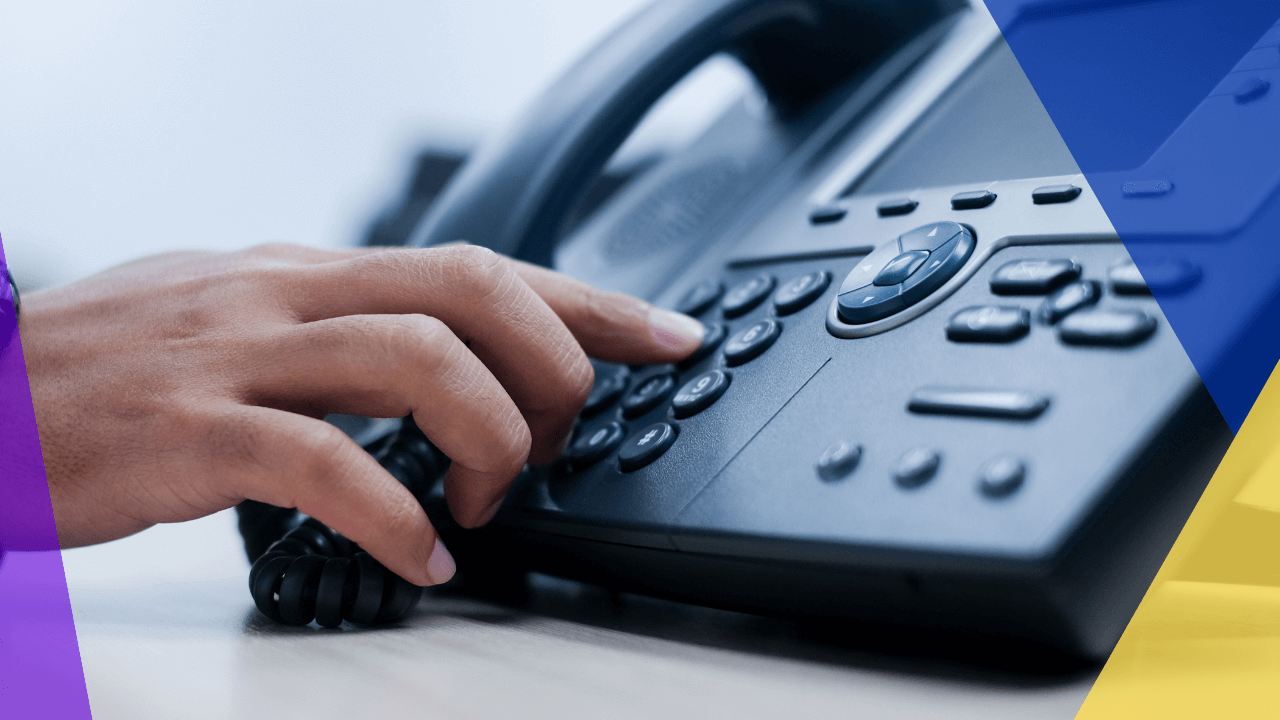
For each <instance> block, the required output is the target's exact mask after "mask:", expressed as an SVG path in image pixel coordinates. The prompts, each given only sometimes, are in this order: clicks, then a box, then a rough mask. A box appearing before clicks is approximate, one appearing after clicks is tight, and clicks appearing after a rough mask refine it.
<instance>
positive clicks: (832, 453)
mask: <svg viewBox="0 0 1280 720" xmlns="http://www.w3.org/2000/svg"><path fill="white" fill-rule="evenodd" d="M861 459H862V446H861V445H856V444H854V443H851V442H844V441H843V440H842V441H840V442H838V443H835V444H833V445H831V447H828V448H827V449H826V450H824V451H823V453H822V455H821V456H820V457H819V458H818V465H817V470H818V477H820V478H822V479H823V480H839V479H840V478H842V477H844V476H846V475H848V474H849V473H851V472H853V469H854V468H856V467H857V466H858V461H859V460H861Z"/></svg>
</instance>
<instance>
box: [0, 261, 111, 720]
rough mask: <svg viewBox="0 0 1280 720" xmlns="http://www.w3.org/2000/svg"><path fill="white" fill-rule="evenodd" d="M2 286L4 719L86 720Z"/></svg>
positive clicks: (44, 486) (31, 418)
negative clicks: (52, 719) (66, 719)
mask: <svg viewBox="0 0 1280 720" xmlns="http://www.w3.org/2000/svg"><path fill="white" fill-rule="evenodd" d="M5 267H6V265H5V261H4V246H3V243H2V242H0V271H3V270H4V269H5ZM0 277H3V275H0ZM0 285H3V289H0V716H4V717H14V718H25V717H41V718H88V717H90V713H89V696H88V693H87V692H86V690H85V684H84V670H83V669H82V667H81V665H80V648H79V646H78V645H77V644H76V628H75V623H74V621H73V619H72V617H71V598H70V596H69V595H68V593H67V579H66V575H65V574H64V573H63V571H62V556H61V554H60V553H59V552H58V551H57V547H58V529H57V526H56V525H55V524H54V520H53V507H52V505H51V504H50V502H49V485H48V483H47V481H46V480H45V474H44V459H43V457H42V455H41V453H40V436H39V434H38V433H37V431H36V418H35V413H34V411H33V410H32V407H31V388H30V386H29V385H28V384H27V371H26V363H25V361H24V360H23V355H22V342H21V340H20V338H19V337H18V332H17V323H16V322H15V318H14V314H13V304H12V302H11V298H10V294H9V286H8V283H6V282H2V281H0ZM41 551H43V552H41Z"/></svg>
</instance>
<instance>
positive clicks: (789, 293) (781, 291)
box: [773, 270, 831, 315]
mask: <svg viewBox="0 0 1280 720" xmlns="http://www.w3.org/2000/svg"><path fill="white" fill-rule="evenodd" d="M830 284H831V273H829V272H827V271H825V270H819V271H817V272H811V273H808V274H805V275H801V276H800V277H798V278H793V279H791V280H788V281H787V283H786V284H785V285H783V286H782V287H780V288H778V292H777V293H775V294H774V296H773V307H774V309H776V310H777V311H778V314H779V315H790V314H791V313H794V312H797V311H800V310H803V309H804V308H806V307H808V305H809V303H811V302H813V301H814V300H817V299H818V296H820V295H822V293H824V292H826V290H827V286H828V285H830Z"/></svg>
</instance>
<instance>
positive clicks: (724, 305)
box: [720, 275, 777, 318]
mask: <svg viewBox="0 0 1280 720" xmlns="http://www.w3.org/2000/svg"><path fill="white" fill-rule="evenodd" d="M776 283H777V281H776V280H774V279H773V276H772V275H757V276H755V277H753V278H751V279H750V280H748V281H746V282H744V283H741V284H739V285H735V286H733V289H732V290H730V291H729V292H727V293H725V296H724V300H722V301H721V302H720V308H721V309H722V310H724V316H725V317H727V318H736V317H739V316H742V315H746V314H747V313H749V312H751V310H752V308H754V307H755V306H757V305H759V304H760V301H762V300H764V299H765V298H766V297H768V295H769V293H771V292H773V286H774V284H776Z"/></svg>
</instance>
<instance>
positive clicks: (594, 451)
mask: <svg viewBox="0 0 1280 720" xmlns="http://www.w3.org/2000/svg"><path fill="white" fill-rule="evenodd" d="M625 434H626V430H624V429H623V427H622V423H619V422H607V423H605V424H603V425H600V426H599V427H594V428H590V429H588V430H587V431H585V432H583V433H582V434H581V435H580V436H579V437H578V439H577V441H575V442H574V443H573V444H572V445H570V446H569V452H567V453H565V456H566V457H567V458H569V462H570V463H571V464H572V465H573V467H574V469H575V470H580V469H582V468H585V467H587V466H588V465H593V464H595V463H598V462H600V460H602V459H603V458H604V457H605V456H606V455H608V454H609V453H611V452H613V451H614V449H615V448H617V447H618V445H621V444H622V438H623V436H624V435H625Z"/></svg>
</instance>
